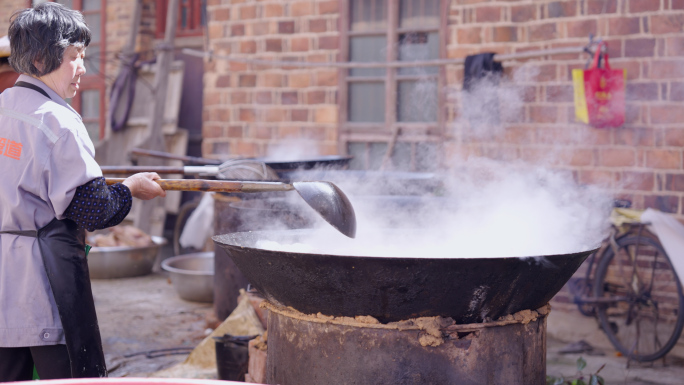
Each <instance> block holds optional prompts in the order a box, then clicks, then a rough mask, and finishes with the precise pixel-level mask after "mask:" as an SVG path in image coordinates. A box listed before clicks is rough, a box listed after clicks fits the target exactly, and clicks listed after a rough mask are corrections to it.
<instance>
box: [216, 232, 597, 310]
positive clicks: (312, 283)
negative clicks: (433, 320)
mask: <svg viewBox="0 0 684 385" xmlns="http://www.w3.org/2000/svg"><path fill="white" fill-rule="evenodd" d="M402 234H404V236H407V235H408V234H410V232H407V231H404V232H402V233H401V234H399V235H402ZM312 235H315V234H314V232H313V231H311V230H286V231H253V232H243V233H232V234H225V235H218V236H215V237H213V239H214V241H215V242H216V244H218V245H219V246H221V247H222V248H223V249H224V250H225V251H226V253H227V254H228V256H229V257H230V258H232V259H233V261H234V262H235V264H236V265H237V266H238V268H239V269H240V271H241V272H242V273H243V274H244V275H245V277H247V279H248V280H249V282H250V283H251V284H252V285H253V286H254V287H255V288H256V289H257V290H259V291H260V292H261V294H263V296H264V297H265V298H266V299H268V300H269V301H271V302H274V303H276V304H281V305H284V306H292V307H293V308H295V309H297V310H299V311H300V312H303V313H307V314H316V313H318V312H321V313H323V314H326V315H332V316H348V317H354V316H357V315H370V316H373V317H375V318H377V319H378V320H380V321H381V322H392V321H399V320H404V319H410V318H416V317H432V316H442V317H452V318H453V319H454V320H456V322H458V323H471V322H482V321H483V320H486V319H496V318H498V317H501V316H504V315H508V314H512V313H515V312H517V311H520V310H525V309H537V308H540V307H541V306H543V305H545V304H546V303H548V302H549V300H551V298H552V297H553V296H554V295H555V294H556V293H557V292H558V291H559V290H560V289H561V288H562V287H563V285H564V284H565V282H566V281H567V280H568V279H570V277H571V276H572V274H573V273H574V272H575V271H576V270H577V268H578V267H579V266H580V265H581V264H582V262H583V261H584V260H585V259H586V258H587V256H588V255H589V254H591V252H592V251H593V250H587V251H583V252H578V253H574V254H567V255H547V256H532V257H523V258H518V257H511V258H392V257H364V256H340V255H327V254H307V253H297V252H284V251H273V250H266V249H258V248H256V247H255V244H256V242H257V241H258V240H269V241H274V242H278V243H283V244H289V243H296V242H302V241H303V240H304V239H305V238H306V237H311V236H312ZM453 253H457V251H456V252H453Z"/></svg>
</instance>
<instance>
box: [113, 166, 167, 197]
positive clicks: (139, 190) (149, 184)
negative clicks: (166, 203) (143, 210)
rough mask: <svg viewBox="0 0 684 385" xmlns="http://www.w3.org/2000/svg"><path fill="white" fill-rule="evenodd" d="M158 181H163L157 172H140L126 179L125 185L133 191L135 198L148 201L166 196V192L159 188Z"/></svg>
mask: <svg viewBox="0 0 684 385" xmlns="http://www.w3.org/2000/svg"><path fill="white" fill-rule="evenodd" d="M157 179H161V177H160V176H159V175H158V174H157V173H156V172H140V173H137V174H134V175H131V176H129V177H128V178H126V179H125V180H124V181H123V184H124V185H125V186H126V187H128V189H129V190H131V195H133V198H138V199H142V200H144V201H146V200H150V199H152V198H156V197H165V196H166V191H164V189H162V188H161V186H159V183H157V182H155V180H157Z"/></svg>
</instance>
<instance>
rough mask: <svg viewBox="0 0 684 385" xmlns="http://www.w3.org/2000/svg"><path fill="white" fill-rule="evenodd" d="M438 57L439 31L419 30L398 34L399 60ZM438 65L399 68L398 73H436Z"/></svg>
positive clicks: (420, 59) (419, 59)
mask: <svg viewBox="0 0 684 385" xmlns="http://www.w3.org/2000/svg"><path fill="white" fill-rule="evenodd" d="M435 59H439V33H437V32H431V33H425V32H419V33H406V34H402V35H400V36H399V61H424V60H435ZM437 71H438V67H415V68H399V75H428V74H436V73H437Z"/></svg>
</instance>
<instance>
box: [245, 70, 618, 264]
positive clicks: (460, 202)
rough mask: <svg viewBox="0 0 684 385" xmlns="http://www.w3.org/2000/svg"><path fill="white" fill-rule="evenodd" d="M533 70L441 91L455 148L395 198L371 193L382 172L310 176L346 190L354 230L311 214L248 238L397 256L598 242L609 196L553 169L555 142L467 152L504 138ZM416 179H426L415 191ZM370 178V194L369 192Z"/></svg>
mask: <svg viewBox="0 0 684 385" xmlns="http://www.w3.org/2000/svg"><path fill="white" fill-rule="evenodd" d="M537 75H538V70H537V67H534V66H528V65H525V66H522V67H521V68H519V69H518V70H517V71H515V72H513V74H512V76H510V77H509V78H508V79H501V80H500V81H498V82H493V81H491V80H488V79H485V80H484V81H482V82H480V83H479V84H478V85H476V86H475V87H473V88H472V89H471V92H470V93H469V94H468V95H464V94H461V93H460V92H454V93H453V94H452V95H450V98H449V99H450V100H453V101H455V102H456V104H458V105H459V107H460V108H459V109H458V110H459V115H458V117H457V118H456V119H455V121H454V124H453V127H451V128H452V132H451V134H452V135H453V137H454V139H455V142H456V143H457V144H458V147H457V148H456V149H455V150H454V151H452V153H454V154H455V156H454V157H453V158H452V159H451V160H450V161H448V164H446V165H444V167H443V169H442V170H440V171H439V172H436V173H435V174H433V175H432V178H431V179H430V181H427V180H425V179H415V180H410V179H408V180H404V181H403V183H404V184H405V185H406V186H407V187H411V188H412V190H411V191H412V192H411V193H412V194H414V195H412V196H410V197H403V199H404V201H403V203H402V202H401V199H399V198H398V197H397V196H394V197H380V196H379V195H383V194H396V189H395V187H396V185H393V186H391V187H387V186H384V185H382V184H380V181H381V180H382V179H383V178H379V177H378V178H377V179H373V178H372V175H371V178H369V179H367V180H363V178H354V177H353V176H351V177H350V176H349V175H347V176H344V175H343V174H344V173H343V172H341V173H339V174H333V173H331V174H328V175H327V176H325V175H323V178H319V179H322V180H330V181H332V182H333V183H336V184H337V185H338V186H340V187H341V188H342V190H343V191H345V192H346V193H347V194H348V195H349V197H350V200H351V202H352V204H353V205H354V207H355V210H356V216H357V238H356V239H349V238H346V237H344V236H343V235H341V234H339V233H338V232H336V231H335V230H334V229H332V227H331V226H330V225H329V224H326V223H324V222H322V220H314V219H312V220H311V226H314V227H316V228H317V229H318V230H317V231H316V232H315V236H313V237H311V238H310V239H303V240H298V241H297V242H292V241H291V240H290V241H284V240H283V239H278V238H273V239H263V240H261V241H259V242H258V243H257V244H256V247H257V248H264V249H271V250H280V251H291V252H305V253H306V252H308V253H317V254H335V255H356V256H375V257H398V258H421V257H426V258H506V257H521V258H524V257H530V256H544V255H557V254H570V253H576V252H581V251H587V250H591V249H594V248H596V247H598V246H599V244H600V242H601V240H602V239H603V238H604V237H605V235H606V233H607V229H608V221H607V219H608V215H609V213H610V209H611V208H612V200H613V197H612V195H611V194H610V193H609V192H608V191H607V190H605V189H604V188H603V187H602V186H600V185H581V184H579V183H578V182H577V180H576V178H575V176H574V175H573V173H572V172H571V171H568V170H564V169H562V167H561V166H562V165H563V164H564V163H563V162H564V161H565V160H564V159H560V158H559V157H560V156H561V154H562V152H560V151H554V150H550V151H547V152H546V153H544V154H538V155H537V156H536V158H535V161H534V162H533V163H526V162H523V161H521V160H518V159H515V157H511V156H508V157H505V158H506V159H505V161H503V160H494V159H489V158H483V157H476V156H473V155H472V154H473V152H474V151H473V150H472V149H473V148H474V147H475V148H479V149H482V148H486V147H487V146H488V145H490V144H491V147H492V148H497V149H500V148H502V147H505V144H506V143H505V141H506V140H507V139H506V138H505V136H504V135H505V133H506V130H507V129H508V128H509V127H510V126H511V125H512V124H514V123H517V122H521V121H524V119H525V103H524V97H523V96H524V93H525V92H527V88H528V87H532V88H534V85H535V84H537V83H536V77H537ZM423 91H424V90H423ZM421 99H424V98H423V97H422V95H420V94H418V95H416V100H421ZM571 131H572V134H569V136H571V135H577V137H574V138H572V137H571V138H570V140H576V141H581V140H582V139H583V138H582V135H585V133H586V131H583V130H571ZM478 146H479V147H478ZM517 155H520V154H517ZM512 158H513V159H512ZM385 176H386V179H387V180H390V179H392V175H391V174H388V173H386V175H385ZM394 177H395V178H398V176H397V175H394ZM326 178H327V179H326ZM395 182H396V179H395ZM433 182H436V183H433ZM415 184H424V185H425V186H426V187H425V188H424V190H423V191H422V194H418V193H417V191H416V188H415V187H416V186H415ZM369 185H372V186H373V194H375V196H372V195H368V188H369ZM387 191H392V192H389V193H388V192H387ZM388 202H389V203H388ZM309 214H311V216H312V218H315V214H314V213H309ZM388 229H392V230H388Z"/></svg>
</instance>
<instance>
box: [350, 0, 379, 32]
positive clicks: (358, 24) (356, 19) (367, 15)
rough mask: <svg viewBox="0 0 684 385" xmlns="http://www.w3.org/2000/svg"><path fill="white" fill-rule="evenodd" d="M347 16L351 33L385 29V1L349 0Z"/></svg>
mask: <svg viewBox="0 0 684 385" xmlns="http://www.w3.org/2000/svg"><path fill="white" fill-rule="evenodd" d="M349 14H350V15H351V17H350V20H351V26H350V29H351V30H352V31H378V30H383V29H385V28H387V7H386V6H385V0H351V1H350V2H349Z"/></svg>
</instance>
